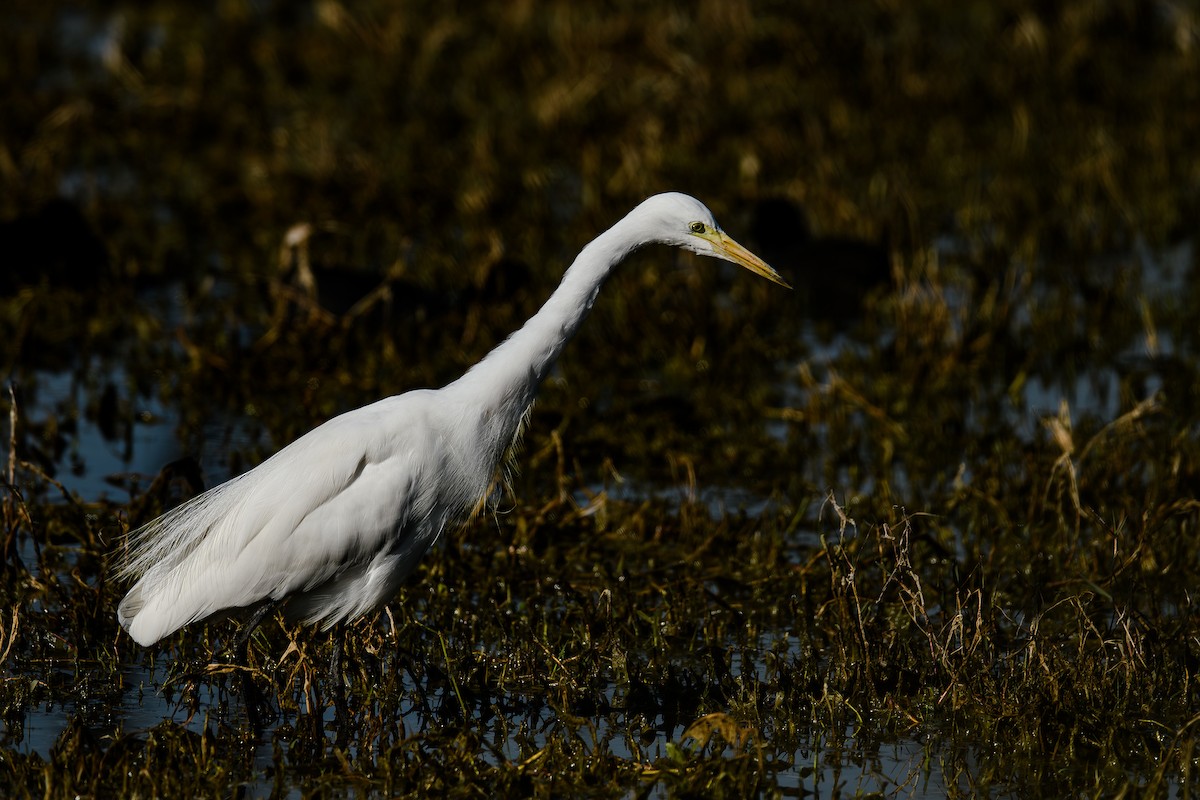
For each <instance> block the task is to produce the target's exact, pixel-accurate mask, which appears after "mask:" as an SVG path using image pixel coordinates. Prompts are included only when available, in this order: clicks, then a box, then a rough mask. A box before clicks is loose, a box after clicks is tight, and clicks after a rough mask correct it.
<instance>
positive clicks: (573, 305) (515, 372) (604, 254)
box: [445, 215, 646, 449]
mask: <svg viewBox="0 0 1200 800" xmlns="http://www.w3.org/2000/svg"><path fill="white" fill-rule="evenodd" d="M641 228H642V226H641V225H639V224H638V222H637V220H636V219H634V218H633V215H630V216H627V217H625V218H624V219H622V220H621V221H620V222H618V223H617V224H616V225H614V226H613V227H611V228H609V229H608V230H607V231H606V232H604V233H603V234H601V235H600V236H598V237H597V238H596V239H594V240H593V241H592V242H591V243H590V244H588V246H587V247H585V248H584V249H583V251H582V252H580V254H579V255H578V256H577V257H576V258H575V261H574V262H573V263H572V264H571V266H570V267H569V268H568V269H567V271H566V274H564V275H563V279H562V282H561V283H560V284H559V285H558V288H557V289H555V290H554V293H553V294H551V295H550V299H549V300H547V301H546V303H545V305H543V306H542V307H541V309H540V310H539V311H538V312H537V313H536V314H534V315H533V316H532V317H530V318H529V321H528V322H526V323H525V324H524V325H523V326H521V329H520V330H518V331H516V332H515V333H513V334H512V335H511V336H509V337H508V339H506V340H505V341H504V342H502V343H501V344H500V345H499V346H497V347H496V348H495V349H494V350H492V352H490V353H488V354H487V356H485V357H484V359H483V360H482V361H480V362H479V363H478V364H476V365H475V366H474V367H472V368H471V370H470V371H468V372H467V374H466V375H464V376H462V377H461V378H459V379H458V380H457V381H455V382H454V383H452V384H450V385H449V386H447V387H446V388H445V391H446V392H448V393H452V394H453V395H457V396H458V397H459V398H461V399H463V400H465V401H466V402H469V403H471V404H472V406H476V405H477V406H478V411H479V413H480V414H481V417H482V420H483V421H484V422H485V425H486V429H487V430H486V434H487V435H488V438H494V441H493V442H492V444H493V445H494V446H498V447H500V448H502V449H507V447H508V446H509V445H510V444H512V441H513V438H514V437H515V436H516V435H517V433H518V430H519V428H520V425H521V420H522V419H523V418H524V415H525V412H526V411H527V410H528V409H529V407H530V405H532V403H533V400H534V397H535V396H536V395H537V391H538V387H539V386H540V385H541V383H542V381H543V380H544V379H545V377H546V374H547V373H548V372H549V371H550V369H551V367H553V366H554V362H555V360H556V359H557V358H558V356H559V354H560V353H562V350H563V348H564V347H565V346H566V344H567V342H568V341H570V339H571V337H572V336H574V335H575V332H576V331H577V330H579V326H580V325H581V324H583V320H584V319H585V318H586V317H587V315H588V312H589V311H590V310H591V308H592V304H593V303H594V302H595V300H596V294H597V293H598V292H599V291H600V287H601V286H603V285H604V281H605V279H606V278H607V277H608V276H609V273H611V272H612V270H613V268H614V267H615V266H616V265H617V264H619V263H621V261H622V260H623V259H624V258H625V257H626V256H627V255H629V253H630V252H632V251H633V250H635V249H636V248H637V247H639V246H641V245H642V244H644V243H645V242H646V238H645V237H643V236H642V230H641ZM472 411H474V409H472Z"/></svg>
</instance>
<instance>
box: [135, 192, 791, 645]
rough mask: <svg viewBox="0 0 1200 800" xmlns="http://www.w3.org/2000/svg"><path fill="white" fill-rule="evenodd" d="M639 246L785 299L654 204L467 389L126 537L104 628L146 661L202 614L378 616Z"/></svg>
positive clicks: (479, 486) (695, 217)
mask: <svg viewBox="0 0 1200 800" xmlns="http://www.w3.org/2000/svg"><path fill="white" fill-rule="evenodd" d="M651 243H663V244H669V245H675V246H677V247H682V248H685V249H688V250H691V251H693V252H696V253H699V254H701V255H707V256H714V257H717V258H723V259H725V260H728V261H732V262H734V263H736V264H739V265H741V266H743V267H746V268H747V269H750V270H751V271H753V272H755V273H757V274H759V275H762V276H764V277H766V278H768V279H770V280H772V281H774V282H776V283H779V284H781V285H784V286H787V284H786V283H785V282H784V281H783V279H782V278H780V277H779V275H778V274H777V273H776V272H775V271H774V270H773V269H771V268H770V267H769V266H767V265H766V264H765V263H763V261H762V260H761V259H759V258H758V257H756V256H754V255H753V254H752V253H750V252H749V251H747V250H745V249H744V248H742V247H741V246H740V245H738V244H737V243H736V242H734V241H733V240H732V239H730V238H729V237H728V236H726V235H725V234H724V232H722V231H721V229H720V228H719V227H718V226H717V224H716V222H715V220H714V219H713V216H712V214H711V212H709V210H708V209H707V208H705V206H704V205H703V204H702V203H700V202H699V201H698V200H696V199H694V198H692V197H689V196H687V195H683V194H677V193H668V194H661V195H656V196H654V197H651V198H649V199H648V200H646V201H644V202H643V203H642V204H641V205H639V206H638V207H637V208H635V209H634V210H633V211H631V212H630V213H629V214H628V215H627V216H626V217H625V218H624V219H622V220H621V221H620V222H618V223H617V224H616V225H614V226H613V227H612V228H610V229H609V230H608V231H606V232H605V233H603V234H601V235H600V236H599V237H597V238H596V239H595V240H594V241H592V242H591V243H590V244H589V245H588V246H587V247H585V248H584V249H583V251H582V252H581V253H580V254H579V256H578V257H577V258H576V259H575V262H574V263H573V264H572V265H571V267H570V268H569V269H568V270H567V272H566V274H565V275H564V276H563V279H562V282H561V283H560V284H559V286H558V288H557V289H556V290H555V291H554V293H553V294H552V295H551V296H550V299H549V300H547V302H546V304H545V305H544V306H543V307H542V308H541V310H539V311H538V312H537V314H535V315H534V316H533V317H531V318H530V319H529V321H528V322H526V323H525V325H524V326H522V328H521V329H520V330H519V331H517V332H516V333H514V334H513V335H512V336H510V337H509V338H508V339H507V340H505V341H504V342H503V343H502V344H501V345H500V346H498V347H497V348H496V349H495V350H493V351H492V352H491V353H489V354H488V355H487V356H486V357H485V358H484V359H483V360H482V361H480V362H479V363H478V364H476V365H475V366H474V367H473V368H472V369H471V370H470V371H468V372H467V374H466V375H464V376H463V377H461V378H459V379H458V380H457V381H454V382H453V383H451V384H449V385H448V386H446V387H444V388H442V389H438V390H431V389H419V390H415V391H411V392H407V393H405V394H402V395H398V396H395V397H389V398H387V399H384V400H380V401H378V402H376V403H372V404H371V405H368V406H364V407H362V408H358V409H355V410H353V411H349V412H347V413H345V414H342V415H341V416H338V417H335V418H333V419H331V420H329V421H328V422H326V423H325V424H323V425H320V426H319V427H317V428H315V429H313V430H312V431H310V432H309V433H307V434H305V435H304V436H302V437H300V438H299V439H297V440H296V441H294V442H292V443H291V444H290V445H288V446H287V447H285V448H283V449H282V450H280V451H279V452H278V453H276V454H275V455H274V456H272V457H271V458H269V459H267V460H266V461H264V462H262V463H261V464H259V465H258V466H257V467H255V468H254V469H252V470H250V471H249V472H246V473H245V474H243V475H240V476H238V477H236V478H233V479H232V480H230V481H228V482H226V483H223V484H221V485H220V486H217V487H215V488H213V489H210V490H209V491H207V492H205V493H204V494H201V495H200V496H198V497H196V498H194V499H192V500H190V501H188V502H187V503H184V504H183V505H181V506H179V507H178V508H176V509H174V510H173V511H170V512H168V513H167V514H164V515H163V516H161V517H159V518H158V519H156V520H154V521H153V522H150V523H149V524H147V525H145V526H143V527H142V528H140V529H138V530H136V531H134V532H133V533H132V534H131V536H130V542H129V545H128V549H127V551H126V554H125V556H124V558H123V560H122V564H121V567H120V575H121V576H122V577H123V578H133V579H136V582H135V583H134V585H133V587H132V588H131V589H130V590H129V593H128V594H127V595H126V596H125V598H124V599H123V600H122V601H121V604H120V607H119V608H118V610H117V618H118V619H119V621H120V623H121V625H122V626H124V627H125V629H126V630H127V631H128V632H129V634H130V636H132V637H133V638H134V640H135V641H137V642H138V643H139V644H141V645H143V646H147V645H150V644H153V643H154V642H157V641H158V640H160V639H162V638H163V637H165V636H167V635H169V634H171V633H173V632H174V631H176V630H178V629H179V628H181V627H183V626H185V625H187V624H189V623H192V622H197V621H199V620H203V619H206V618H207V617H210V616H212V615H214V614H217V613H221V612H225V611H229V610H235V609H242V608H250V607H254V606H258V605H260V604H261V603H263V602H265V601H274V602H277V603H283V604H284V609H285V611H286V613H287V615H288V616H289V618H292V619H298V620H302V621H304V622H308V623H315V624H320V625H322V626H323V627H326V628H328V627H330V626H332V625H334V624H335V623H337V622H340V621H344V620H351V619H354V618H356V617H359V616H361V615H363V614H365V613H367V612H369V611H371V610H373V609H375V608H378V607H379V606H381V605H383V604H384V603H386V602H387V601H388V600H389V599H391V597H392V596H393V595H394V594H395V593H396V591H397V589H398V588H399V586H400V583H401V582H402V581H403V580H404V578H405V577H407V576H408V574H409V573H411V572H412V571H413V569H414V568H415V567H416V564H417V562H418V561H419V560H420V558H421V556H423V555H424V554H425V551H426V550H428V549H429V547H430V546H431V545H432V544H433V543H434V542H435V541H436V540H437V538H438V536H440V535H441V533H442V531H444V530H445V529H446V527H447V526H449V525H453V524H456V523H460V522H462V521H463V520H464V519H465V518H467V517H468V516H469V515H470V513H471V512H472V511H473V510H475V509H477V508H478V507H479V506H480V504H481V502H482V501H483V500H484V499H485V497H486V495H487V493H488V491H489V490H490V488H491V486H492V483H493V480H494V479H495V476H496V472H497V469H498V468H499V466H500V463H501V460H502V459H503V457H504V454H505V453H506V452H507V451H508V450H509V448H510V447H511V446H512V444H513V443H514V441H515V439H516V438H517V436H518V435H519V433H520V428H521V424H522V420H523V419H524V417H525V414H526V412H527V410H528V409H529V407H530V405H531V404H532V403H533V400H534V396H535V395H536V393H537V389H538V386H539V385H540V384H541V382H542V379H543V378H544V377H545V376H546V373H547V371H548V370H549V369H550V367H551V365H552V364H553V363H554V360H555V359H556V358H557V357H558V355H559V353H560V352H561V351H562V348H563V346H564V345H565V344H566V343H567V341H569V340H570V338H571V336H572V335H574V333H575V331H576V330H578V328H579V325H580V324H581V323H582V322H583V319H584V317H586V315H587V312H588V311H589V310H590V309H591V307H592V303H593V302H594V301H595V298H596V294H597V292H598V291H599V290H600V287H601V286H602V285H603V283H604V280H605V278H607V277H608V274H609V273H610V272H611V271H612V269H613V267H615V266H616V265H617V264H618V263H620V261H621V260H622V259H624V258H625V257H626V256H627V255H628V254H629V253H630V252H632V251H633V250H635V249H637V248H639V247H641V246H643V245H646V244H651Z"/></svg>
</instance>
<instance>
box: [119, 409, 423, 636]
mask: <svg viewBox="0 0 1200 800" xmlns="http://www.w3.org/2000/svg"><path fill="white" fill-rule="evenodd" d="M413 394H414V393H409V394H408V395H402V396H400V397H396V398H389V399H388V400H384V401H380V402H378V403H374V404H372V405H370V406H365V407H363V408H360V409H357V410H355V411H351V412H348V413H346V414H343V415H342V416H340V417H335V418H334V419H332V420H330V421H329V422H326V423H325V424H324V425H321V426H320V427H318V428H315V429H314V430H312V431H310V432H309V433H308V434H306V435H305V436H303V437H301V438H300V439H297V440H296V441H295V442H293V443H292V444H290V445H288V446H287V447H285V448H284V449H283V450H280V451H279V452H278V453H276V454H275V455H274V456H272V457H271V458H269V459H268V460H266V461H264V462H263V463H262V464H260V465H258V466H257V467H255V468H254V469H253V470H251V471H250V472H247V473H245V474H244V475H241V476H239V477H237V478H234V479H233V480H231V481H229V482H227V483H225V484H222V485H220V486H218V487H216V488H214V489H212V490H210V491H209V492H206V493H205V494H203V495H200V496H199V497H197V498H195V499H193V500H191V501H189V502H188V503H185V504H184V505H182V506H180V507H179V508H177V509H175V510H174V511H172V512H170V513H168V514H166V515H164V516H163V517H160V518H159V519H157V520H155V521H154V522H151V523H150V524H148V525H147V526H145V527H144V528H142V529H141V530H139V531H137V532H135V533H134V535H133V537H132V539H133V541H132V547H131V553H130V555H129V557H128V558H127V559H126V560H125V563H124V566H123V568H122V572H123V574H125V575H128V576H136V577H138V581H137V583H136V584H135V586H134V587H133V588H132V589H131V590H130V592H129V594H128V595H127V596H126V598H125V599H124V600H123V601H122V603H121V607H120V609H119V612H118V615H119V617H120V619H121V622H122V624H124V625H125V627H126V628H127V629H128V630H129V631H130V633H131V634H135V636H134V638H135V639H138V641H143V640H148V641H150V642H153V641H157V640H158V639H159V638H161V637H162V636H165V635H166V634H168V633H170V632H172V631H174V630H176V629H178V628H180V627H182V626H183V625H186V624H188V623H190V622H193V621H196V620H199V619H203V618H205V617H207V616H210V615H212V614H213V613H215V612H217V611H220V610H222V609H227V608H235V607H244V606H249V605H252V604H254V603H257V602H259V601H261V600H263V599H267V598H272V599H281V598H282V597H284V596H286V595H287V594H290V593H291V592H294V591H301V590H303V589H305V588H309V587H311V586H314V585H316V584H319V583H321V582H323V581H325V580H328V579H329V578H330V577H332V576H333V575H335V574H337V572H338V571H339V570H341V569H344V568H345V567H346V565H347V564H350V563H354V562H356V561H361V560H362V559H364V558H369V557H370V556H371V555H372V554H373V553H374V552H375V551H377V550H378V549H379V548H381V547H384V546H387V545H388V543H389V537H394V536H396V534H397V533H398V531H400V530H401V529H402V528H404V527H406V526H408V525H409V520H410V519H412V514H413V511H414V510H416V509H415V506H420V505H421V503H420V502H419V498H420V497H421V496H422V492H421V491H420V487H421V486H422V482H423V474H422V466H421V465H422V464H423V463H425V462H426V461H428V459H429V458H430V457H433V456H434V455H435V452H434V451H436V450H437V449H438V446H437V442H436V428H435V426H432V425H431V424H429V421H428V420H427V419H424V418H422V417H423V409H425V408H427V407H428V404H427V403H422V402H418V401H421V400H422V399H423V398H422V397H421V396H420V395H417V396H415V397H412V398H411V399H409V400H408V401H406V402H401V401H405V398H409V397H410V396H411V395H413ZM414 415H415V416H416V418H415V419H414V418H412V416H414ZM397 419H399V420H401V421H402V422H403V423H404V424H401V425H397Z"/></svg>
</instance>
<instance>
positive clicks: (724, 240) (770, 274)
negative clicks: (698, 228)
mask: <svg viewBox="0 0 1200 800" xmlns="http://www.w3.org/2000/svg"><path fill="white" fill-rule="evenodd" d="M695 235H696V236H699V237H700V238H702V239H706V240H707V241H708V243H709V244H711V245H712V246H713V251H714V255H716V256H718V257H719V258H723V259H725V260H726V261H732V262H733V263H735V264H737V265H739V266H742V267H745V268H746V269H748V270H750V271H751V272H753V273H754V274H755V275H761V276H763V277H764V278H766V279H767V280H769V281H771V282H772V283H778V284H779V285H780V286H782V287H784V288H786V289H790V288H792V286H791V284H790V283H788V282H787V281H785V280H784V279H783V278H781V277H780V276H779V273H778V272H776V271H775V270H773V269H771V267H770V265H769V264H767V262H765V261H763V260H762V259H761V258H759V257H758V256H756V255H754V253H751V252H750V251H749V250H747V249H746V248H744V247H742V246H741V245H740V244H738V243H737V242H735V241H734V240H733V239H731V238H729V236H728V235H727V234H726V233H725V231H722V230H708V231H705V232H704V233H698V234H695Z"/></svg>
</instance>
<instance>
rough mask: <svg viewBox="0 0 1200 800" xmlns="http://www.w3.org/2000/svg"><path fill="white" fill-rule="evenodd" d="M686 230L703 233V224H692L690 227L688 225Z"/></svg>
mask: <svg viewBox="0 0 1200 800" xmlns="http://www.w3.org/2000/svg"><path fill="white" fill-rule="evenodd" d="M688 230H690V231H691V232H692V233H704V223H703V222H693V223H692V224H691V225H688Z"/></svg>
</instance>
